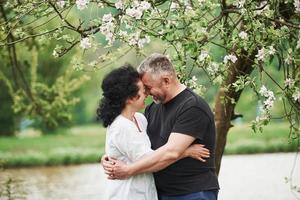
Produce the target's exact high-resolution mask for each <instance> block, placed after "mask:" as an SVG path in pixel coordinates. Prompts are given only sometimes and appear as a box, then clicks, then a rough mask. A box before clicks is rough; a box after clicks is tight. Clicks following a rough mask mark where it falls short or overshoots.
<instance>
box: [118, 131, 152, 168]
mask: <svg viewBox="0 0 300 200" xmlns="http://www.w3.org/2000/svg"><path fill="white" fill-rule="evenodd" d="M143 134H145V133H139V132H137V131H135V130H134V129H133V128H131V127H127V126H123V127H120V128H119V129H118V132H117V134H114V137H113V138H112V141H113V143H114V145H115V147H116V148H117V149H118V150H119V151H120V152H121V153H122V154H123V155H124V156H126V157H127V158H128V159H129V160H130V161H132V162H134V161H136V160H139V159H140V158H141V157H142V156H144V155H146V154H148V153H150V152H152V149H151V147H150V145H149V144H147V140H146V139H147V138H145V137H147V135H146V136H145V135H143Z"/></svg>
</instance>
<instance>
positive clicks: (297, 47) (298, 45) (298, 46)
mask: <svg viewBox="0 0 300 200" xmlns="http://www.w3.org/2000/svg"><path fill="white" fill-rule="evenodd" d="M296 49H300V38H299V40H298V42H297V46H296Z"/></svg>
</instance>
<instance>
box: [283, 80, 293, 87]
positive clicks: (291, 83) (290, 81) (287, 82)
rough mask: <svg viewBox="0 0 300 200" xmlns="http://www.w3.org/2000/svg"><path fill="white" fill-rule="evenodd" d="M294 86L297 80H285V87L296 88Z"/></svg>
mask: <svg viewBox="0 0 300 200" xmlns="http://www.w3.org/2000/svg"><path fill="white" fill-rule="evenodd" d="M294 85H295V80H294V79H291V78H287V79H285V81H284V86H285V87H288V88H292V87H294Z"/></svg>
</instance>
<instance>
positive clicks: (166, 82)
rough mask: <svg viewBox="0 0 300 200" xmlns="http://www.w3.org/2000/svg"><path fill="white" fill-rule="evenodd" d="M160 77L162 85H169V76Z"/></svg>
mask: <svg viewBox="0 0 300 200" xmlns="http://www.w3.org/2000/svg"><path fill="white" fill-rule="evenodd" d="M161 79H162V82H163V85H165V86H169V85H170V83H171V79H170V77H169V76H167V75H163V76H162V77H161Z"/></svg>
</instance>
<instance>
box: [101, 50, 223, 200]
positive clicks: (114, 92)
mask: <svg viewBox="0 0 300 200" xmlns="http://www.w3.org/2000/svg"><path fill="white" fill-rule="evenodd" d="M102 90H103V98H102V100H101V102H100V105H99V108H98V110H97V115H98V118H99V119H100V120H101V121H102V122H103V125H104V126H105V127H107V135H106V147H105V151H106V155H104V156H103V157H102V159H101V163H102V166H103V168H104V170H105V173H106V174H107V175H108V180H107V190H106V194H105V199H106V200H157V199H159V200H216V199H217V196H218V190H219V185H218V179H217V176H216V172H215V163H214V159H215V156H214V152H215V150H214V149H215V137H216V133H215V124H214V116H213V113H212V111H211V110H210V108H209V106H208V104H207V103H206V102H205V101H204V100H203V99H202V98H201V97H200V96H198V95H197V94H195V93H194V92H193V91H192V90H191V89H189V88H187V87H186V86H185V85H183V84H181V83H180V82H179V80H178V79H177V76H176V72H175V69H174V67H173V66H172V63H171V62H170V60H169V59H168V58H167V57H166V56H165V55H162V54H158V53H154V54H152V55H150V56H149V57H147V58H146V59H145V60H144V61H143V62H142V63H141V64H140V66H139V67H138V68H137V70H136V69H134V68H133V67H131V66H123V67H121V68H118V69H115V70H113V71H112V72H110V73H109V74H108V75H107V76H106V77H105V78H104V80H103V82H102ZM147 95H150V96H151V97H152V98H153V103H151V104H150V105H149V106H147V107H146V109H145V113H144V114H141V113H139V112H138V111H139V110H142V109H143V108H144V107H145V102H144V101H145V98H146V97H147Z"/></svg>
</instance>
